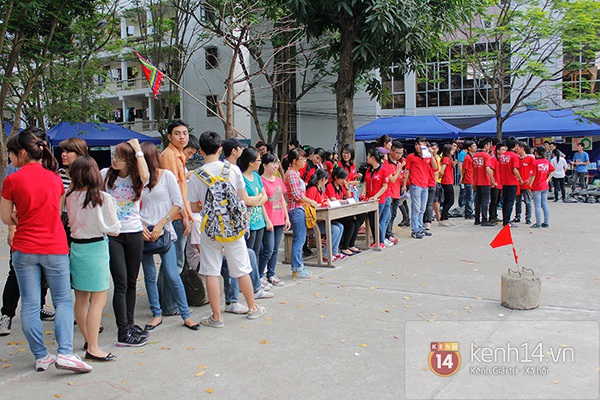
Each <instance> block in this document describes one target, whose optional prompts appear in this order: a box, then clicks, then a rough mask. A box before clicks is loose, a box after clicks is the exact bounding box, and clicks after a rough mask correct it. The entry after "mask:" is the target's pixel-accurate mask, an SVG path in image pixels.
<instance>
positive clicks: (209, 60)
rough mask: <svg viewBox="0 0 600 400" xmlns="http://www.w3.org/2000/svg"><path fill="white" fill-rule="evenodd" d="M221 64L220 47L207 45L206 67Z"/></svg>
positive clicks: (210, 67) (215, 66) (211, 67)
mask: <svg viewBox="0 0 600 400" xmlns="http://www.w3.org/2000/svg"><path fill="white" fill-rule="evenodd" d="M218 66H219V49H217V48H216V47H207V48H205V49H204V67H205V68H206V69H215V68H217V67H218Z"/></svg>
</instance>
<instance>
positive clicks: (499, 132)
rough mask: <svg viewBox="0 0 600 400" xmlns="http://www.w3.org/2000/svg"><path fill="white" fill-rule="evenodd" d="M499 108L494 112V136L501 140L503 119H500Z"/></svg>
mask: <svg viewBox="0 0 600 400" xmlns="http://www.w3.org/2000/svg"><path fill="white" fill-rule="evenodd" d="M499 110H500V112H496V137H497V138H498V140H500V141H502V124H503V123H504V120H503V119H502V108H500V109H499Z"/></svg>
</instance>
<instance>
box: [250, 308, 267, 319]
mask: <svg viewBox="0 0 600 400" xmlns="http://www.w3.org/2000/svg"><path fill="white" fill-rule="evenodd" d="M266 312H267V309H266V308H264V307H260V306H258V307H256V310H250V311H248V317H247V318H248V319H256V318H258V317H260V316H261V315H265V313H266Z"/></svg>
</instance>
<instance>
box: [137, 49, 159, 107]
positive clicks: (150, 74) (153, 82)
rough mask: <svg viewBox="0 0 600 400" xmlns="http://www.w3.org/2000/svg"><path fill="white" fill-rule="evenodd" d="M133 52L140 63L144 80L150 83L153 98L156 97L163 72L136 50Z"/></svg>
mask: <svg viewBox="0 0 600 400" xmlns="http://www.w3.org/2000/svg"><path fill="white" fill-rule="evenodd" d="M134 53H135V55H136V56H137V57H138V59H139V60H140V63H141V64H142V72H143V73H144V76H146V80H147V81H148V84H149V85H150V89H152V93H153V94H154V98H155V99H156V98H158V92H159V91H160V86H161V85H162V81H163V78H164V76H165V74H164V73H163V72H162V71H161V70H159V69H158V68H156V67H155V66H154V65H153V64H152V63H151V62H150V61H148V60H147V59H145V58H144V57H142V56H140V55H139V54H138V52H137V51H134Z"/></svg>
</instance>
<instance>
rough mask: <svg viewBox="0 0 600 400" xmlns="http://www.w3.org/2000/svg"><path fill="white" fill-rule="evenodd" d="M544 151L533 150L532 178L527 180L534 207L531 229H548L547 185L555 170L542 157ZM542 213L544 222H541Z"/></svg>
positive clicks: (540, 149) (543, 149) (541, 147)
mask: <svg viewBox="0 0 600 400" xmlns="http://www.w3.org/2000/svg"><path fill="white" fill-rule="evenodd" d="M545 151H546V149H545V148H544V146H537V147H536V148H535V161H534V162H533V176H532V177H531V178H530V179H529V184H530V185H531V187H532V190H533V204H534V206H535V224H533V225H531V227H532V228H548V227H550V210H549V209H548V188H549V185H548V183H549V182H550V180H551V179H552V175H553V174H554V171H555V168H554V166H553V165H552V164H551V163H550V162H549V161H548V160H547V159H546V158H545V157H544V153H545ZM542 211H543V212H544V222H542Z"/></svg>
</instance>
